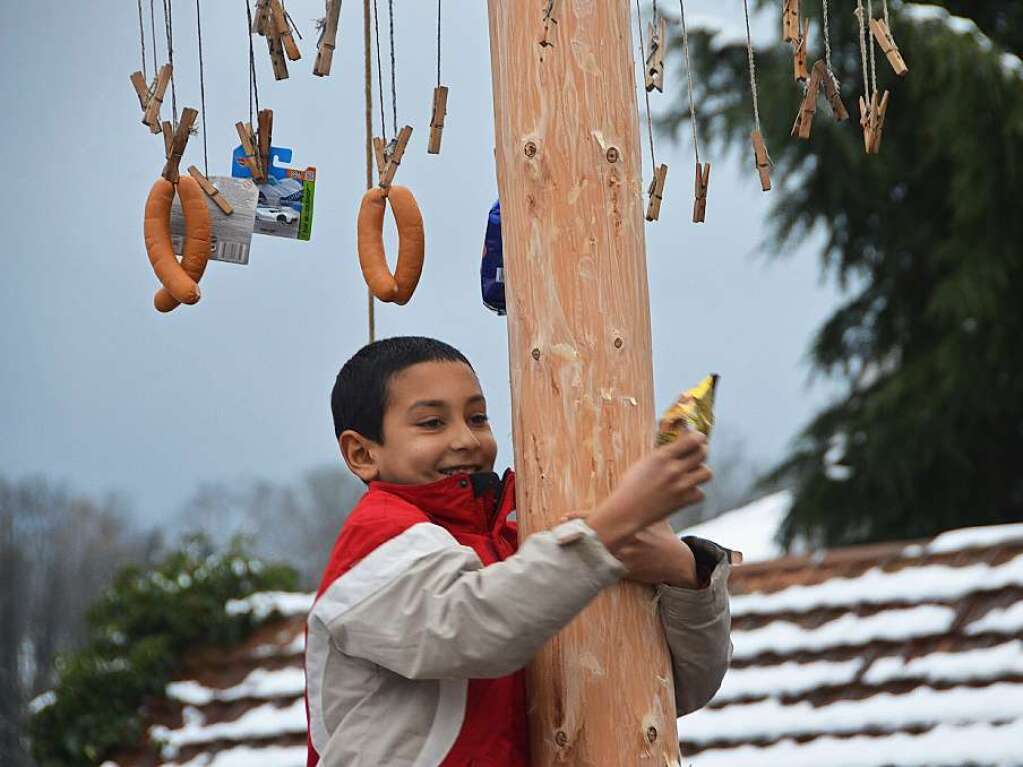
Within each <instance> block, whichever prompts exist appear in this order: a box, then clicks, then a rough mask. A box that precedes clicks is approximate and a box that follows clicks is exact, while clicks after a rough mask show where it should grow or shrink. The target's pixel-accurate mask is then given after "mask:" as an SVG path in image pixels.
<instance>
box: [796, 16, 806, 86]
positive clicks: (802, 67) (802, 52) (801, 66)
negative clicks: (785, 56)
mask: <svg viewBox="0 0 1023 767" xmlns="http://www.w3.org/2000/svg"><path fill="white" fill-rule="evenodd" d="M809 36H810V20H809V19H803V34H801V35H800V36H799V40H797V41H796V46H795V49H794V50H793V52H792V76H793V77H794V78H795V79H796V80H799V81H801V82H802V81H805V80H806V79H807V78H808V77H809V76H810V73H809V72H808V71H807V69H806V41H807V38H808V37H809Z"/></svg>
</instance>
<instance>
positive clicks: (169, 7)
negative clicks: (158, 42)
mask: <svg viewBox="0 0 1023 767" xmlns="http://www.w3.org/2000/svg"><path fill="white" fill-rule="evenodd" d="M173 19H174V8H173V0H163V23H164V27H165V28H166V32H167V63H168V64H170V65H171V81H170V82H171V115H172V116H173V117H174V130H177V129H178V94H177V92H176V91H175V89H174V20H173Z"/></svg>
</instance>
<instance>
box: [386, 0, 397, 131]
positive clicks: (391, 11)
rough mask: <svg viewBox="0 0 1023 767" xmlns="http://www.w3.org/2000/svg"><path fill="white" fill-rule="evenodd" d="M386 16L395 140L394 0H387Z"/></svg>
mask: <svg viewBox="0 0 1023 767" xmlns="http://www.w3.org/2000/svg"><path fill="white" fill-rule="evenodd" d="M387 15H388V17H389V20H390V24H391V113H392V119H393V121H394V122H393V125H394V135H395V138H397V136H398V88H397V86H396V85H395V78H396V69H397V67H396V66H395V64H394V0H387Z"/></svg>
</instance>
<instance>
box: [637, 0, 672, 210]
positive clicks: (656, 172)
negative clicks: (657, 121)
mask: <svg viewBox="0 0 1023 767" xmlns="http://www.w3.org/2000/svg"><path fill="white" fill-rule="evenodd" d="M653 15H654V20H653V21H652V22H651V24H650V28H651V30H656V29H661V34H660V39H659V41H658V43H657V45H656V46H653V45H651V49H650V54H651V55H649V56H648V55H647V47H646V44H645V42H644V40H643V12H642V10H641V9H640V5H639V0H636V21H637V24H638V26H639V53H640V56H641V57H642V60H643V62H644V82H645V83H646V87H645V88H644V90H643V97H644V98H645V99H646V125H647V134H648V136H649V139H650V163H651V165H652V166H653V178H651V180H650V186H649V188H648V189H647V195H648V196H649V202H648V203H647V209H646V220H647V221H656V220H657V219H658V218H659V217H660V215H661V200H662V199H663V196H664V182H665V179H666V178H667V176H668V166H667V165H665V164H664V163H661V164H660V165H658V164H657V157H656V155H655V154H654V123H653V117H652V116H651V114H650V91H651V90H653V89H654V88H658V90H660V88H661V87H663V84H664V50H663V45H664V34H663V23H662V22H658V21H657V17H658V15H659V14H658V13H657V3H656V0H655V2H654V6H653ZM662 21H663V20H662ZM653 42H654V41H653V40H651V43H652V44H653Z"/></svg>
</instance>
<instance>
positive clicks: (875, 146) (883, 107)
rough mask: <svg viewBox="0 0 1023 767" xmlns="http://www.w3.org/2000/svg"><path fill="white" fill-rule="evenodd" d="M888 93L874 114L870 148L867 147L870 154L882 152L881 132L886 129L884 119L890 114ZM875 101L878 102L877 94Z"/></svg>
mask: <svg viewBox="0 0 1023 767" xmlns="http://www.w3.org/2000/svg"><path fill="white" fill-rule="evenodd" d="M888 96H889V93H888V91H885V92H884V96H882V97H881V101H880V103H878V104H877V105H876V106H875V108H874V110H873V114H872V118H873V122H872V124H871V130H870V146H869V147H867V152H868V153H869V154H878V153H879V152H880V151H881V131H882V130H883V129H884V118H885V114H887V112H888ZM874 101H875V102H876V101H877V93H876V92H875V93H874Z"/></svg>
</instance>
